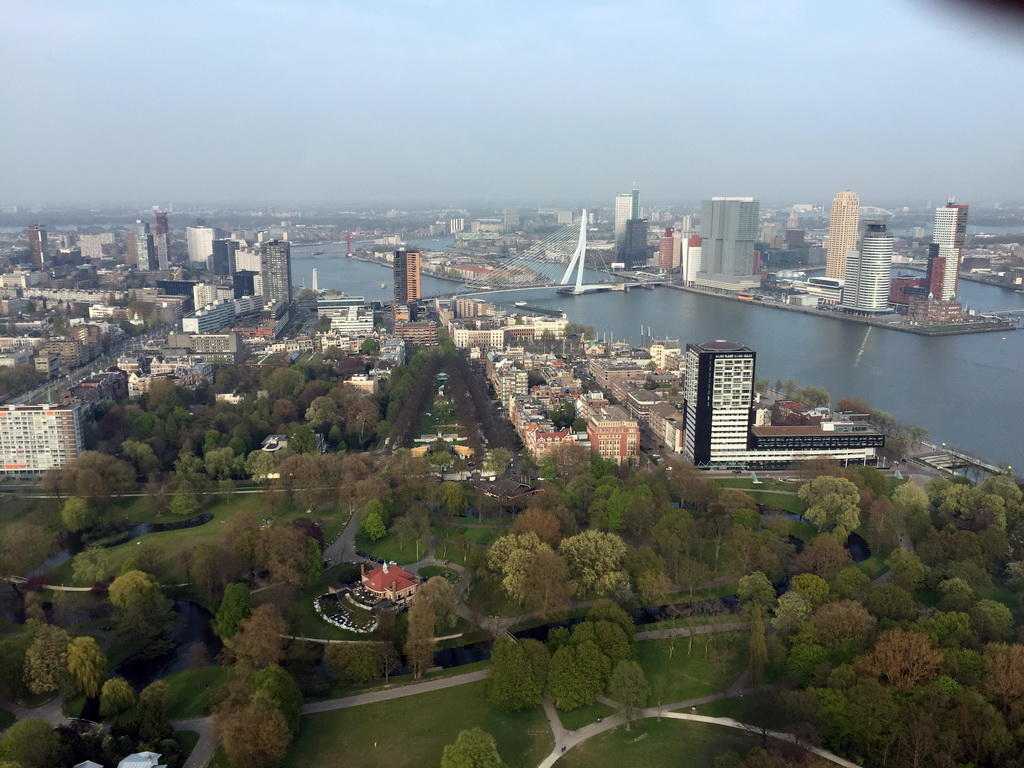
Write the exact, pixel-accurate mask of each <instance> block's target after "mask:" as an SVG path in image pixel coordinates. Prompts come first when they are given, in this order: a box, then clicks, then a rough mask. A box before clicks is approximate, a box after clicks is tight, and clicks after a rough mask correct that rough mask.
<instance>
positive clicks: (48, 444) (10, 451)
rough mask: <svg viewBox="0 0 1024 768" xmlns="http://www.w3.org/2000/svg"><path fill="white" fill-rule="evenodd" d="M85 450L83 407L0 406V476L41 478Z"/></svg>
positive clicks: (74, 405)
mask: <svg viewBox="0 0 1024 768" xmlns="http://www.w3.org/2000/svg"><path fill="white" fill-rule="evenodd" d="M83 449H84V444H83V439H82V405H81V403H79V402H77V401H75V402H73V403H72V404H70V405H53V404H44V405H0V474H4V475H17V476H21V475H41V474H42V473H43V472H45V471H46V470H48V469H56V468H59V467H63V466H65V465H66V464H67V463H68V462H70V461H72V460H73V459H75V458H77V457H78V454H79V453H81V452H82V450H83Z"/></svg>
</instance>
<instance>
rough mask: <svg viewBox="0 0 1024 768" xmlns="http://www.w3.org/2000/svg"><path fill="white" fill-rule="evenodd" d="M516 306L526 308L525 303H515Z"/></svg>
mask: <svg viewBox="0 0 1024 768" xmlns="http://www.w3.org/2000/svg"><path fill="white" fill-rule="evenodd" d="M516 306H517V307H525V306H526V302H525V301H517V302H516Z"/></svg>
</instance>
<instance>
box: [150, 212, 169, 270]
mask: <svg viewBox="0 0 1024 768" xmlns="http://www.w3.org/2000/svg"><path fill="white" fill-rule="evenodd" d="M153 247H154V248H155V249H156V264H157V269H161V270H164V269H170V267H171V234H170V230H169V229H168V228H167V211H153Z"/></svg>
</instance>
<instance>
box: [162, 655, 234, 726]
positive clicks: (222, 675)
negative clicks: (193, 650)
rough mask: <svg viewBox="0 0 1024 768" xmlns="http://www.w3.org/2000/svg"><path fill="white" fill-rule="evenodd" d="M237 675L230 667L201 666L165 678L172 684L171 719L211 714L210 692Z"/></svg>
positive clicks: (169, 716)
mask: <svg viewBox="0 0 1024 768" xmlns="http://www.w3.org/2000/svg"><path fill="white" fill-rule="evenodd" d="M234 676H235V672H234V670H232V669H230V668H229V667H219V666H218V667H213V666H210V667H200V668H199V669H190V670H186V671H184V672H177V673H175V674H173V675H169V676H168V677H165V678H164V681H165V682H166V683H167V684H168V685H170V686H171V693H172V697H171V707H170V710H169V711H168V713H167V716H168V718H170V719H171V720H183V719H185V718H189V717H203V716H204V715H208V714H210V711H209V705H210V694H212V693H213V692H214V691H215V690H216V689H217V688H218V687H219V686H221V685H223V684H224V683H226V682H227V681H228V680H230V679H231V678H232V677H234Z"/></svg>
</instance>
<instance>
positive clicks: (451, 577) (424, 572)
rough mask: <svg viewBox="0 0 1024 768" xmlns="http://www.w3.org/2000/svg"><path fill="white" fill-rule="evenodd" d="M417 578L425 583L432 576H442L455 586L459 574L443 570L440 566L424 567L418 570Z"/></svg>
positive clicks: (448, 569)
mask: <svg viewBox="0 0 1024 768" xmlns="http://www.w3.org/2000/svg"><path fill="white" fill-rule="evenodd" d="M419 576H420V578H421V579H423V580H424V581H426V580H427V579H431V578H433V577H434V576H444V577H445V578H446V579H448V581H450V582H451V583H452V584H455V583H456V582H457V581H458V580H459V572H458V571H454V570H452V569H451V568H445V567H444V566H440V565H425V566H423V567H422V568H420V573H419Z"/></svg>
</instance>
